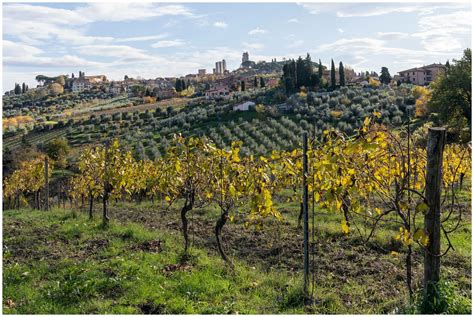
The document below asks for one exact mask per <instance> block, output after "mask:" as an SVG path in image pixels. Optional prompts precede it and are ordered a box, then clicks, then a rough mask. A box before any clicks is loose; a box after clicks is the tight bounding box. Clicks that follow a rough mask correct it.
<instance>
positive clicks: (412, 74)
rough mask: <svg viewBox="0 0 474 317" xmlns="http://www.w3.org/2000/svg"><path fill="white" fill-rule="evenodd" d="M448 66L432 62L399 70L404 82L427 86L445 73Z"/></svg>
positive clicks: (401, 79)
mask: <svg viewBox="0 0 474 317" xmlns="http://www.w3.org/2000/svg"><path fill="white" fill-rule="evenodd" d="M445 70H446V68H445V66H444V65H443V64H430V65H427V66H423V67H415V68H410V69H407V70H403V71H400V72H398V74H399V75H400V78H399V80H400V81H401V82H402V83H412V84H415V85H419V86H425V85H428V84H429V83H431V82H432V81H433V80H435V79H436V77H437V76H438V75H439V74H444V72H445Z"/></svg>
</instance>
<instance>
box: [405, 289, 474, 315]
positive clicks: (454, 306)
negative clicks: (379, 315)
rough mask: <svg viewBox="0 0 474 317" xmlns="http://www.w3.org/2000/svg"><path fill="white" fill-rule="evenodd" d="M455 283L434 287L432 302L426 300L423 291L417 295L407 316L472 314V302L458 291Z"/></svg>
mask: <svg viewBox="0 0 474 317" xmlns="http://www.w3.org/2000/svg"><path fill="white" fill-rule="evenodd" d="M456 289H457V287H456V285H455V284H454V283H451V282H447V281H439V282H438V283H437V284H436V285H434V286H433V287H432V300H430V301H427V300H425V298H424V296H423V295H424V294H423V289H420V290H418V292H416V293H415V297H414V301H413V304H412V305H411V306H409V307H407V309H405V311H404V312H403V313H405V314H459V315H464V314H471V300H470V299H469V298H468V297H466V296H462V295H461V294H459V293H458V292H457V291H456Z"/></svg>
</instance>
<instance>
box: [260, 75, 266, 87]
mask: <svg viewBox="0 0 474 317" xmlns="http://www.w3.org/2000/svg"><path fill="white" fill-rule="evenodd" d="M260 87H261V88H264V87H265V80H263V77H260Z"/></svg>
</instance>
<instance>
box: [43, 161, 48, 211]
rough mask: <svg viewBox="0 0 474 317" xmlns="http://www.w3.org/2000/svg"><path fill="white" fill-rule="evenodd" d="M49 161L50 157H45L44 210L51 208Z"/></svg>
mask: <svg viewBox="0 0 474 317" xmlns="http://www.w3.org/2000/svg"><path fill="white" fill-rule="evenodd" d="M48 169H49V162H48V157H47V156H46V157H45V158H44V210H49V175H48Z"/></svg>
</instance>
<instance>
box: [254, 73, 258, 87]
mask: <svg viewBox="0 0 474 317" xmlns="http://www.w3.org/2000/svg"><path fill="white" fill-rule="evenodd" d="M253 87H254V88H258V81H257V76H255V77H254V78H253Z"/></svg>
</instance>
